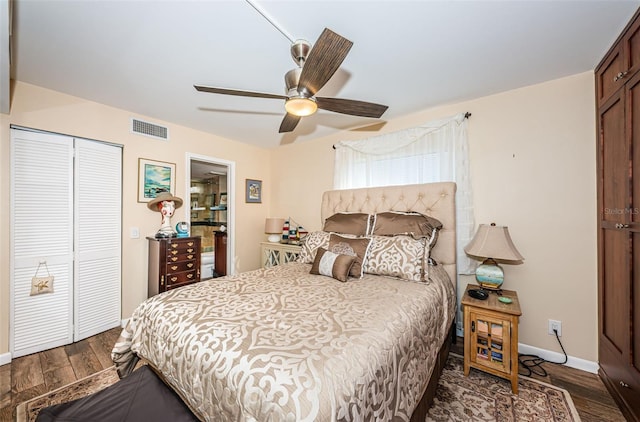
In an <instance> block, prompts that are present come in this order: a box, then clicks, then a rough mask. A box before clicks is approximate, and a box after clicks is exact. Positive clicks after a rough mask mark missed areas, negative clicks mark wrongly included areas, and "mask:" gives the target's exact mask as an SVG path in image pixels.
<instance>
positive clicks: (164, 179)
mask: <svg viewBox="0 0 640 422" xmlns="http://www.w3.org/2000/svg"><path fill="white" fill-rule="evenodd" d="M175 175H176V165H175V164H173V163H165V162H163V161H154V160H148V159H146V158H138V202H150V201H151V200H152V199H154V198H155V197H156V196H157V195H158V194H159V193H160V192H169V193H171V194H173V193H174V192H175V191H176V176H175Z"/></svg>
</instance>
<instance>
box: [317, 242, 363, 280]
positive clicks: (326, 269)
mask: <svg viewBox="0 0 640 422" xmlns="http://www.w3.org/2000/svg"><path fill="white" fill-rule="evenodd" d="M355 260H356V257H355V256H352V255H340V254H336V253H333V252H329V251H328V250H326V249H325V248H318V251H317V252H316V258H315V259H314V261H313V265H312V266H311V271H310V273H311V274H320V275H326V276H328V277H333V278H335V279H336V280H338V281H342V282H345V281H347V279H348V278H349V271H350V270H351V267H352V266H353V263H354V262H355Z"/></svg>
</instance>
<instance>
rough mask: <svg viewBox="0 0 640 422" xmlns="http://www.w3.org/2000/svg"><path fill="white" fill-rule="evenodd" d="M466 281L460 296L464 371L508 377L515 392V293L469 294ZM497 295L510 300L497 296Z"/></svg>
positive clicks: (516, 370)
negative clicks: (503, 299)
mask: <svg viewBox="0 0 640 422" xmlns="http://www.w3.org/2000/svg"><path fill="white" fill-rule="evenodd" d="M479 288H480V287H479V286H476V285H472V284H470V285H468V286H467V289H466V290H465V292H464V296H463V297H462V301H461V304H462V306H463V307H464V375H465V376H467V375H469V370H470V369H471V368H476V369H478V370H480V371H484V372H487V373H490V374H493V375H496V376H498V377H501V378H506V379H508V380H510V381H511V391H512V392H513V393H514V394H518V320H519V318H520V315H522V311H521V310H520V302H519V301H518V294H517V293H516V292H515V291H512V290H502V294H501V295H498V294H496V293H495V292H491V293H489V298H488V299H486V300H479V299H474V298H472V297H471V296H469V290H470V289H479ZM500 296H503V297H507V298H509V299H511V301H512V302H511V303H503V302H500V301H499V300H498V298H499V297H500Z"/></svg>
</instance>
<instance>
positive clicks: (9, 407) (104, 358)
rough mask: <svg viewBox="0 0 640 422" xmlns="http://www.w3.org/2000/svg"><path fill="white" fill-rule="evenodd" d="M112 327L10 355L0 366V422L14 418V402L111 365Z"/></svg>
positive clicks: (114, 332) (117, 332) (114, 333)
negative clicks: (69, 341)
mask: <svg viewBox="0 0 640 422" xmlns="http://www.w3.org/2000/svg"><path fill="white" fill-rule="evenodd" d="M120 331H121V329H120V328H114V329H111V330H109V331H105V332H104V333H101V334H98V335H97V336H93V337H89V338H88V339H85V340H82V341H79V342H77V343H73V344H69V345H67V346H61V347H56V348H55V349H50V350H46V351H44V352H40V353H34V354H32V355H27V356H23V357H19V358H16V359H13V360H12V361H11V363H10V364H7V365H3V366H0V422H9V421H13V420H15V409H16V406H17V405H18V404H20V403H22V402H23V401H25V400H28V399H30V398H33V397H36V396H39V395H41V394H44V393H46V392H48V391H51V390H55V389H56V388H59V387H62V386H63V385H66V384H69V383H72V382H73V381H76V380H78V379H81V378H84V377H86V376H88V375H91V374H93V373H95V372H98V371H101V370H102V369H106V368H108V367H110V366H112V365H113V362H111V349H112V348H113V345H114V344H115V342H116V340H117V339H118V336H119V335H120Z"/></svg>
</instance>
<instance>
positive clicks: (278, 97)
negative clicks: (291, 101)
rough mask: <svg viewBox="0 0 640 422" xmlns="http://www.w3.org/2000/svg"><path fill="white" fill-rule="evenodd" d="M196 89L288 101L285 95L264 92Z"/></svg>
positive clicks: (198, 88)
mask: <svg viewBox="0 0 640 422" xmlns="http://www.w3.org/2000/svg"><path fill="white" fill-rule="evenodd" d="M193 87H194V88H195V89H197V90H198V91H200V92H210V93H212V94H224V95H237V96H239V97H256V98H273V99H276V100H286V99H287V97H285V96H284V95H277V94H265V93H263V92H253V91H239V90H237V89H226V88H214V87H211V86H199V85H194V86H193Z"/></svg>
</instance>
